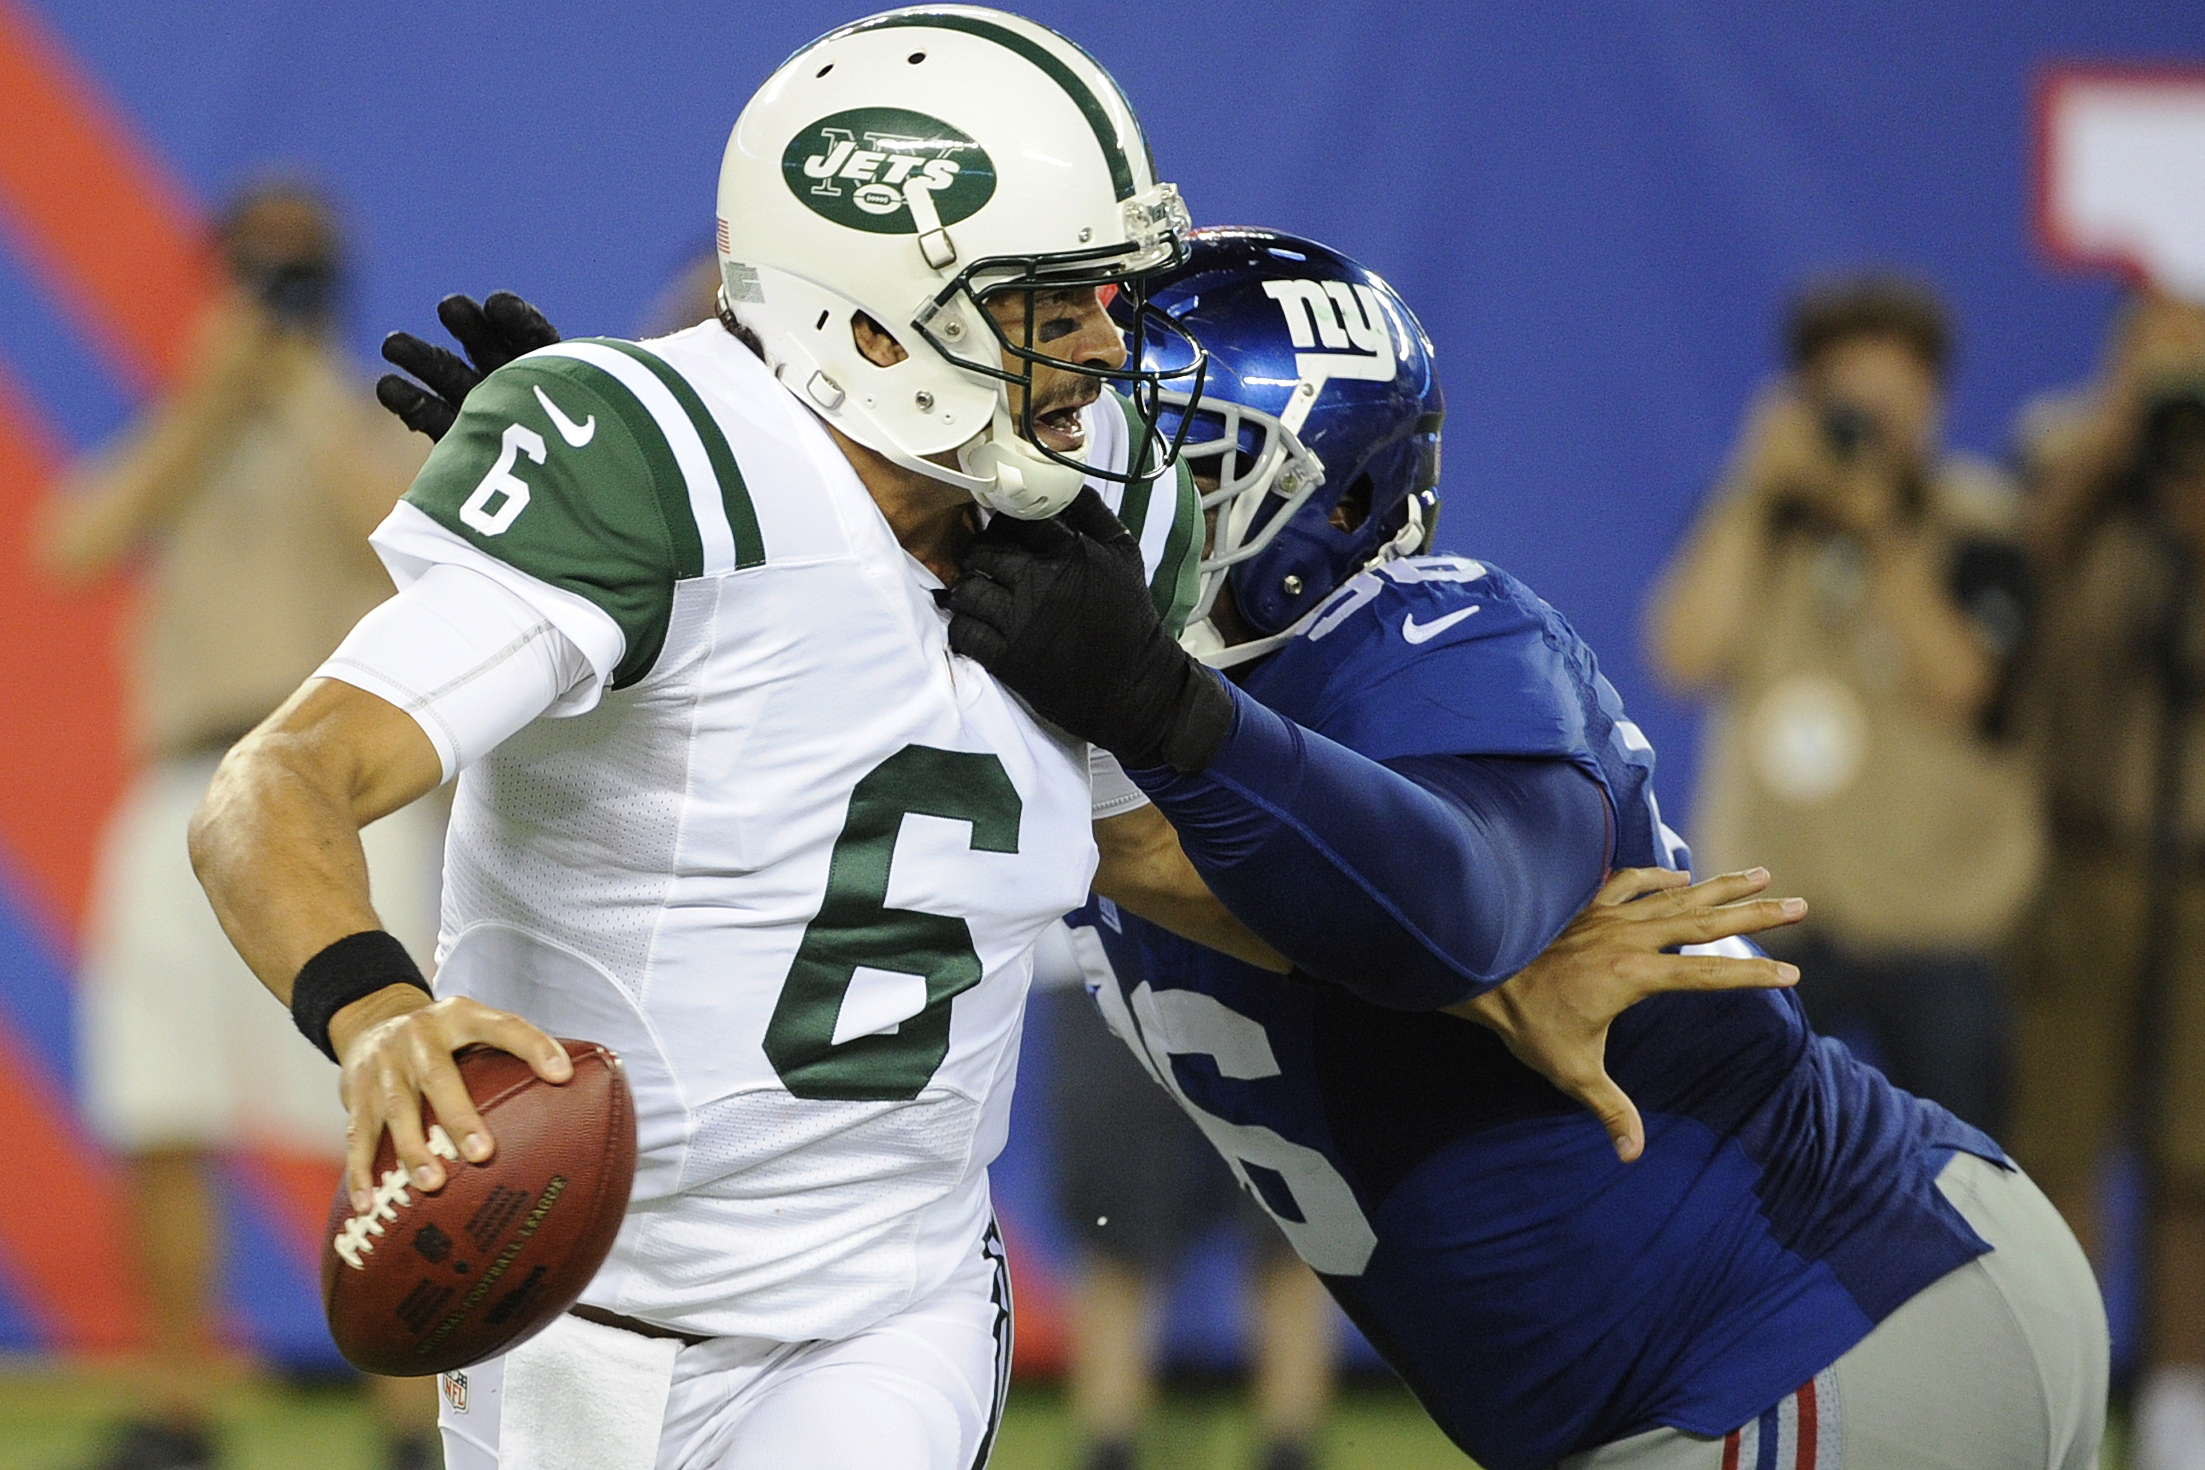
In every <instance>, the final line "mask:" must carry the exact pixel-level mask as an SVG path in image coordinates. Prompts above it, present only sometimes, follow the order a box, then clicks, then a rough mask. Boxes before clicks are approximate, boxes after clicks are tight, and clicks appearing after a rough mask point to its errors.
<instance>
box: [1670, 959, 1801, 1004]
mask: <svg viewBox="0 0 2205 1470" xmlns="http://www.w3.org/2000/svg"><path fill="white" fill-rule="evenodd" d="M1648 958H1649V959H1650V960H1651V961H1652V963H1650V964H1648V965H1646V966H1645V967H1644V968H1643V969H1637V970H1634V972H1633V975H1632V981H1633V983H1634V985H1635V986H1636V987H1637V988H1638V989H1639V990H1640V991H1641V993H1642V994H1644V995H1652V994H1654V993H1656V992H1657V991H1663V990H1776V989H1781V988H1782V987H1784V986H1786V985H1792V984H1796V983H1797V982H1798V980H1799V967H1798V966H1797V965H1792V964H1786V963H1784V962H1782V961H1780V960H1772V959H1770V958H1768V957H1767V956H1766V955H1755V956H1753V957H1751V958H1739V957H1736V956H1732V955H1722V954H1663V955H1651V956H1648Z"/></svg>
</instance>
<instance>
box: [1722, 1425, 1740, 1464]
mask: <svg viewBox="0 0 2205 1470" xmlns="http://www.w3.org/2000/svg"><path fill="white" fill-rule="evenodd" d="M1738 1434H1739V1431H1738V1430H1735V1429H1733V1430H1732V1431H1730V1433H1728V1434H1726V1435H1724V1436H1723V1470H1738Z"/></svg>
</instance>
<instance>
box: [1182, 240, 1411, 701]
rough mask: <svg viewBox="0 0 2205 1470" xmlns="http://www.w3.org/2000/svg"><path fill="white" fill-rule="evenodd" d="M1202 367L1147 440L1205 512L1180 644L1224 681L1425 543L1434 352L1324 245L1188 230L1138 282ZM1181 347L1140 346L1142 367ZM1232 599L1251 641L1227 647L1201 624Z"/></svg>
mask: <svg viewBox="0 0 2205 1470" xmlns="http://www.w3.org/2000/svg"><path fill="white" fill-rule="evenodd" d="M1149 290H1150V303H1151V309H1152V310H1157V311H1162V312H1164V313H1165V314H1166V315H1168V316H1170V317H1171V318H1172V320H1173V321H1174V322H1175V323H1176V324H1177V325H1178V326H1179V327H1180V328H1181V329H1182V330H1183V331H1184V332H1185V333H1187V334H1188V335H1189V336H1190V337H1195V338H1199V339H1200V341H1201V342H1202V345H1203V348H1204V349H1205V351H1206V353H1207V355H1208V363H1207V365H1206V370H1205V376H1204V378H1203V381H1202V383H1201V385H1200V386H1199V387H1196V388H1193V389H1177V388H1171V389H1167V390H1166V391H1165V393H1164V400H1165V412H1164V415H1163V420H1162V423H1161V425H1160V431H1161V432H1162V433H1163V434H1165V435H1166V436H1169V437H1170V438H1172V439H1173V440H1175V441H1177V442H1180V444H1181V450H1180V452H1181V454H1183V455H1184V456H1185V457H1186V459H1187V460H1188V462H1189V463H1191V464H1192V465H1193V466H1194V467H1195V471H1196V473H1197V474H1198V475H1202V476H1204V477H1207V476H1209V475H1215V476H1216V478H1217V486H1216V488H1215V489H1214V490H1211V491H1209V492H1208V493H1206V494H1205V495H1204V497H1203V502H1202V503H1203V507H1204V509H1205V510H1206V511H1208V512H1210V513H1211V515H1212V516H1213V518H1214V519H1213V529H1212V531H1211V535H1210V544H1209V553H1208V555H1206V556H1205V557H1204V558H1203V559H1202V567H1201V591H1200V593H1199V595H1198V598H1197V600H1196V603H1195V607H1194V611H1193V613H1192V614H1191V615H1190V617H1189V619H1188V624H1187V632H1186V635H1185V637H1184V638H1183V639H1182V641H1183V642H1184V643H1185V644H1186V646H1187V648H1188V649H1189V651H1191V652H1193V653H1194V654H1195V655H1196V656H1198V657H1200V658H1201V659H1203V660H1204V661H1205V662H1207V663H1210V664H1212V665H1215V666H1218V667H1225V666H1229V665H1232V664H1236V663H1241V662H1245V661H1246V660H1248V659H1251V658H1255V657H1258V656H1260V655H1262V654H1264V653H1268V652H1269V651H1271V650H1272V649H1274V648H1276V647H1278V646H1279V645H1280V644H1281V643H1283V642H1284V641H1285V639H1286V637H1287V635H1288V630H1289V629H1291V628H1292V627H1293V625H1294V624H1295V622H1296V621H1297V620H1298V619H1300V618H1301V617H1303V616H1304V615H1305V614H1307V613H1308V612H1309V611H1310V610H1311V609H1312V608H1314V607H1316V605H1317V604H1318V603H1319V602H1321V601H1323V600H1324V598H1325V596H1326V595H1327V594H1328V593H1330V592H1331V591H1332V590H1333V589H1334V588H1335V587H1338V586H1339V585H1340V584H1341V583H1342V582H1345V581H1346V580H1347V579H1348V578H1350V577H1352V576H1354V575H1355V574H1356V573H1357V572H1359V571H1361V570H1362V569H1363V568H1364V567H1366V566H1368V565H1369V564H1371V563H1372V562H1373V561H1376V560H1382V559H1384V558H1387V557H1391V556H1398V555H1402V554H1404V553H1410V552H1417V551H1421V550H1423V549H1425V547H1426V546H1427V545H1428V544H1429V541H1430V537H1431V531H1432V525H1433V520H1434V518H1435V517H1436V515H1437V513H1438V505H1439V501H1438V496H1437V494H1436V492H1435V488H1434V487H1435V486H1436V485H1437V484H1438V480H1439V430H1440V422H1441V420H1442V419H1443V418H1444V417H1445V416H1446V400H1445V399H1444V398H1443V397H1442V395H1441V393H1440V388H1439V372H1438V369H1437V368H1436V367H1435V366H1434V365H1433V361H1432V344H1431V340H1430V339H1429V338H1428V337H1426V336H1425V334H1424V328H1423V326H1422V325H1421V324H1420V323H1419V322H1418V321H1417V319H1416V317H1415V316H1414V314H1412V313H1411V312H1410V310H1409V307H1408V304H1407V303H1406V302H1404V301H1403V300H1402V299H1401V297H1400V295H1399V293H1397V292H1396V291H1395V290H1394V289H1393V287H1391V286H1389V285H1387V284H1386V282H1385V281H1384V280H1383V279H1381V278H1380V277H1379V276H1378V275H1376V274H1375V273H1373V272H1371V271H1368V270H1365V269H1364V268H1363V267H1362V266H1360V265H1358V264H1356V263H1355V262H1354V261H1352V260H1350V259H1348V258H1347V257H1346V256H1344V255H1342V254H1340V253H1339V252H1338V251H1336V250H1333V249H1330V248H1329V247H1327V246H1324V245H1319V244H1318V243H1316V242H1315V241H1313V240H1304V239H1300V238H1298V237H1296V236H1292V235H1284V234H1280V233H1278V232H1276V231H1272V230H1257V229H1245V228H1239V227H1231V228H1218V229H1203V230H1196V231H1195V232H1194V233H1193V236H1192V238H1191V241H1190V248H1189V251H1188V258H1187V260H1186V262H1185V263H1184V264H1182V265H1180V266H1177V267H1175V268H1173V269H1172V270H1170V271H1168V272H1166V273H1165V274H1164V275H1163V276H1161V277H1159V278H1158V279H1156V280H1155V281H1153V282H1151V283H1150V288H1149ZM1184 351H1185V349H1183V348H1181V347H1179V346H1178V345H1177V343H1176V342H1175V341H1174V340H1172V339H1169V338H1156V337H1152V339H1151V341H1150V343H1149V346H1148V354H1149V365H1150V366H1152V367H1155V368H1158V369H1160V370H1164V369H1169V368H1171V367H1173V366H1175V365H1177V364H1179V363H1181V362H1182V361H1184V358H1183V356H1182V354H1183V353H1184ZM1228 585H1229V586H1230V587H1231V589H1232V597H1233V603H1234V607H1235V609H1236V611H1237V612H1238V614H1239V617H1240V621H1241V622H1243V623H1245V624H1246V625H1247V627H1248V629H1249V630H1251V631H1253V632H1254V633H1255V634H1256V635H1258V636H1257V637H1255V638H1254V639H1252V640H1244V641H1242V642H1239V643H1235V644H1232V645H1230V646H1228V645H1227V644H1226V643H1225V640H1224V638H1223V637H1222V636H1221V635H1220V634H1219V632H1218V631H1217V628H1216V626H1215V624H1214V623H1213V622H1212V620H1211V616H1210V615H1211V612H1212V610H1213V609H1214V608H1215V607H1216V605H1217V599H1218V596H1219V594H1220V592H1221V591H1222V590H1223V589H1224V588H1225V587H1226V586H1228Z"/></svg>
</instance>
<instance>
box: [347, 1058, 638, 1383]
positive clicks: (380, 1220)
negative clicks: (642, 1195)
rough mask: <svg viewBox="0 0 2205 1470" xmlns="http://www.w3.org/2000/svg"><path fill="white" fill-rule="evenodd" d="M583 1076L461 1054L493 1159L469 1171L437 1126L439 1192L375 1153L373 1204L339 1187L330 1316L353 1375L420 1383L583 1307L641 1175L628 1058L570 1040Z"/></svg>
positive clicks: (385, 1146) (383, 1150) (385, 1153)
mask: <svg viewBox="0 0 2205 1470" xmlns="http://www.w3.org/2000/svg"><path fill="white" fill-rule="evenodd" d="M559 1044H560V1045H561V1046H564V1047H565V1048H566V1049H567V1055H568V1056H569V1057H571V1058H573V1059H574V1077H573V1079H572V1080H571V1081H569V1082H567V1083H565V1084H563V1085H560V1086H554V1085H552V1084H551V1083H549V1082H545V1081H543V1080H542V1079H541V1078H539V1077H537V1075H536V1074H535V1073H534V1072H533V1071H532V1070H530V1068H529V1065H528V1063H526V1062H524V1061H522V1060H521V1059H520V1058H519V1057H517V1056H514V1055H513V1054H512V1053H510V1052H503V1051H498V1050H496V1049H494V1048H491V1047H487V1046H471V1047H468V1048H466V1049H464V1050H463V1051H461V1052H459V1053H458V1057H457V1060H458V1062H459V1071H460V1076H461V1077H462V1078H464V1079H465V1080H466V1083H467V1092H468V1095H469V1096H471V1097H473V1098H474V1100H475V1106H476V1108H478V1109H479V1110H480V1111H481V1113H482V1116H483V1121H484V1122H486V1123H488V1124H489V1125H490V1133H491V1136H492V1137H493V1138H495V1139H496V1140H497V1152H496V1153H494V1154H492V1155H491V1156H490V1159H489V1161H488V1162H487V1163H482V1164H470V1163H468V1162H466V1161H465V1160H464V1159H462V1158H460V1156H459V1153H458V1150H456V1149H454V1148H452V1146H451V1140H450V1139H449V1138H447V1137H445V1136H444V1135H443V1132H442V1130H441V1129H436V1130H434V1131H433V1132H432V1134H431V1146H432V1147H435V1148H436V1150H437V1152H438V1154H439V1155H440V1156H442V1157H443V1158H444V1160H445V1173H446V1177H445V1181H444V1187H443V1188H441V1189H439V1190H437V1191H436V1192H435V1193H434V1194H426V1193H423V1192H422V1191H421V1190H419V1189H416V1188H414V1187H413V1185H412V1184H410V1183H409V1182H407V1180H406V1176H405V1175H404V1173H403V1172H401V1171H400V1170H399V1169H398V1168H397V1165H396V1155H395V1153H394V1152H393V1150H392V1148H391V1141H390V1135H389V1134H385V1135H384V1136H383V1141H382V1146H381V1147H380V1148H379V1149H378V1150H377V1152H376V1156H375V1179H376V1190H375V1204H374V1207H373V1208H372V1209H370V1210H369V1211H368V1213H367V1214H365V1215H357V1216H356V1215H354V1214H353V1211H352V1203H351V1201H350V1200H348V1199H347V1198H346V1197H345V1191H344V1187H343V1185H342V1184H340V1185H339V1186H338V1189H337V1198H336V1201H335V1202H334V1203H333V1204H332V1205H331V1206H330V1209H329V1229H328V1231H327V1233H326V1234H325V1236H324V1239H323V1242H322V1310H323V1312H324V1313H326V1314H327V1316H328V1318H329V1332H330V1335H331V1336H332V1337H334V1338H335V1339H336V1340H337V1349H338V1351H340V1352H342V1353H343V1354H344V1355H345V1358H346V1359H347V1360H348V1361H349V1362H351V1363H352V1365H353V1366H354V1367H356V1368H361V1369H365V1370H366V1371H367V1372H370V1373H382V1374H387V1375H390V1376H392V1377H400V1378H410V1377H419V1376H421V1375H424V1374H429V1373H446V1372H450V1371H451V1370H453V1369H455V1368H464V1367H466V1366H468V1365H469V1364H471V1363H479V1362H481V1361H482V1360H483V1359H484V1358H490V1357H495V1356H496V1355H497V1354H499V1353H502V1352H504V1351H505V1350H506V1349H507V1348H509V1347H512V1346H513V1345H514V1344H515V1343H517V1342H520V1341H521V1340H522V1339H524V1338H527V1337H530V1336H533V1335H534V1334H535V1333H537V1332H539V1331H541V1330H542V1329H543V1327H544V1326H545V1325H546V1324H548V1323H549V1322H551V1321H552V1319H554V1318H555V1317H557V1316H558V1315H559V1314H560V1313H561V1312H564V1311H565V1310H566V1309H567V1308H569V1307H571V1306H573V1305H574V1302H575V1298H577V1297H579V1296H580V1295H581V1294H582V1289H583V1288H584V1287H586V1286H588V1285H589V1283H590V1278H591V1277H592V1276H595V1275H596V1274H597V1268H598V1267H599V1266H601V1265H603V1264H604V1261H605V1255H606V1253H607V1252H608V1251H610V1250H611V1249H612V1244H613V1237H614V1236H615V1235H617V1234H619V1233H620V1218H621V1216H622V1215H623V1214H624V1213H625V1212H626V1210H627V1208H628V1190H629V1188H630V1186H632V1185H633V1184H634V1182H635V1102H634V1100H633V1099H632V1098H631V1097H630V1096H629V1095H628V1082H627V1079H626V1078H625V1077H623V1076H622V1075H621V1072H620V1059H619V1058H618V1057H616V1056H614V1055H613V1054H612V1053H611V1052H610V1051H607V1050H606V1049H605V1048H604V1047H602V1046H599V1045H598V1044H597V1043H595V1042H592V1041H564V1040H563V1041H561V1042H560V1043H559Z"/></svg>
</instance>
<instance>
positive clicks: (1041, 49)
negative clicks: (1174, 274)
mask: <svg viewBox="0 0 2205 1470" xmlns="http://www.w3.org/2000/svg"><path fill="white" fill-rule="evenodd" d="M905 26H919V27H922V28H931V29H935V30H944V31H963V32H964V33H965V34H966V35H969V36H978V37H980V38H981V39H982V40H984V41H993V42H995V43H996V44H997V45H998V46H1002V47H1004V48H1005V49H1007V50H1011V51H1015V52H1017V53H1018V54H1019V55H1021V56H1023V57H1025V58H1026V59H1027V60H1028V61H1030V62H1032V63H1033V64H1034V65H1035V66H1038V67H1040V68H1041V70H1042V71H1043V72H1044V73H1045V74H1047V76H1048V77H1049V79H1050V80H1051V81H1053V82H1055V83H1056V84H1057V85H1058V86H1060V87H1062V88H1063V89H1064V90H1065V93H1066V94H1067V95H1068V96H1070V97H1071V99H1072V101H1073V103H1074V104H1075V105H1077V106H1078V108H1079V110H1080V113H1081V115H1082V116H1084V117H1085V118H1086V119H1087V125H1088V126H1089V127H1090V128H1092V129H1094V132H1095V141H1096V142H1097V143H1099V144H1101V145H1102V151H1103V158H1104V160H1105V161H1106V162H1107V163H1108V164H1109V165H1110V186H1111V188H1113V189H1115V190H1116V191H1117V194H1118V197H1119V198H1120V199H1131V198H1132V197H1133V193H1134V189H1133V163H1132V160H1130V159H1129V158H1127V157H1126V151H1125V147H1124V145H1123V144H1121V143H1120V142H1119V141H1118V130H1117V129H1116V128H1114V127H1112V126H1111V123H1110V114H1109V113H1108V112H1106V111H1104V110H1103V105H1102V99H1101V98H1099V97H1097V96H1096V95H1095V91H1094V89H1093V88H1092V87H1090V86H1088V85H1087V83H1085V82H1083V81H1081V80H1080V76H1079V73H1078V72H1075V71H1073V70H1072V68H1070V67H1069V66H1066V65H1065V64H1064V59H1063V58H1062V57H1060V56H1058V55H1057V54H1056V53H1055V52H1054V51H1051V50H1050V49H1049V48H1048V47H1046V46H1042V45H1040V44H1038V43H1037V42H1035V41H1034V40H1032V39H1031V38H1030V37H1027V36H1022V35H1020V34H1019V33H1018V32H1016V31H1014V30H1012V29H1011V28H1010V27H1009V26H1003V25H997V24H996V23H995V22H994V21H992V20H982V19H980V18H979V17H978V16H972V15H943V14H924V13H921V14H917V15H886V16H882V17H881V18H880V19H878V20H868V21H860V22H858V23H857V24H856V25H854V26H851V27H850V28H849V29H848V30H846V31H838V32H836V33H835V34H836V35H844V36H854V35H860V34H862V33H864V32H867V31H884V30H892V29H900V28H902V27H905ZM830 39H831V38H830ZM1074 49H1075V50H1077V49H1079V48H1078V47H1076V46H1075V47H1074ZM1080 54H1081V55H1082V56H1087V53H1086V52H1085V51H1084V50H1082V51H1080ZM1087 59H1088V60H1090V61H1093V60H1094V58H1093V57H1092V56H1089V57H1088V58H1087ZM1095 69H1096V70H1097V71H1102V74H1103V76H1104V78H1105V79H1106V80H1108V81H1109V82H1110V85H1111V86H1112V88H1114V89H1115V90H1116V91H1117V93H1118V101H1119V102H1120V103H1121V104H1122V105H1124V106H1125V110H1126V116H1128V117H1131V116H1132V115H1133V108H1132V105H1131V104H1130V103H1127V102H1126V101H1125V89H1124V88H1123V87H1119V86H1118V83H1117V79H1116V78H1114V77H1111V75H1110V73H1109V72H1107V71H1103V68H1102V65H1101V63H1099V62H1097V63H1096V67H1095ZM1141 144H1142V147H1143V148H1146V147H1147V146H1148V135H1147V134H1145V133H1144V134H1142V135H1141ZM1148 163H1149V174H1150V176H1151V177H1152V178H1153V177H1154V176H1155V173H1156V159H1155V156H1154V154H1153V153H1151V154H1150V156H1149V160H1148Z"/></svg>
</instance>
